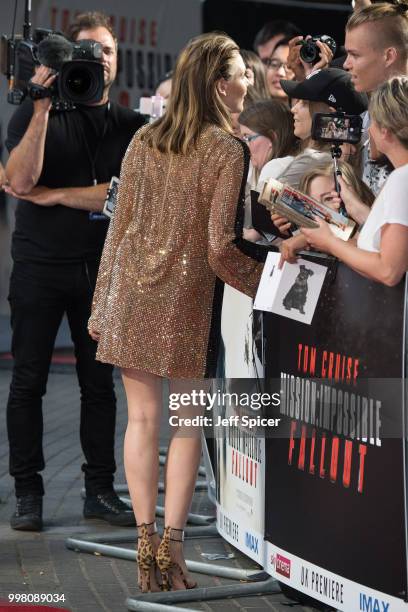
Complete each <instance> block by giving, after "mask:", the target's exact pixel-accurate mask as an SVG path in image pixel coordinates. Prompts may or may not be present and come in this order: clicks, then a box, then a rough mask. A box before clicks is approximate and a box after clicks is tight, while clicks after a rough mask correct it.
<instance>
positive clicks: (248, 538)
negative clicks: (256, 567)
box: [245, 531, 258, 554]
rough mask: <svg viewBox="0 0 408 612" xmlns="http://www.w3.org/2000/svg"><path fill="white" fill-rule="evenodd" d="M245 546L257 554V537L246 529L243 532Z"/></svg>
mask: <svg viewBox="0 0 408 612" xmlns="http://www.w3.org/2000/svg"><path fill="white" fill-rule="evenodd" d="M245 546H246V547H247V548H249V550H252V552H254V553H257V554H258V538H256V537H255V536H253V535H252V534H250V533H248V532H247V531H246V532H245Z"/></svg>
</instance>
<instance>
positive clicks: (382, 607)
mask: <svg viewBox="0 0 408 612" xmlns="http://www.w3.org/2000/svg"><path fill="white" fill-rule="evenodd" d="M389 608H390V604H389V603H386V602H385V601H382V599H375V598H374V597H369V596H368V595H364V593H360V610H362V611H363V612H388V611H389Z"/></svg>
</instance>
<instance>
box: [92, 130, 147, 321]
mask: <svg viewBox="0 0 408 612" xmlns="http://www.w3.org/2000/svg"><path fill="white" fill-rule="evenodd" d="M139 146H140V140H139V139H138V138H133V140H132V141H131V143H130V145H129V147H128V150H127V151H126V154H125V157H124V158H123V163H122V167H121V171H120V180H119V191H118V199H117V202H116V205H115V209H114V213H113V215H112V218H111V220H110V223H109V229H108V233H107V235H106V240H105V245H104V247H103V252H102V258H101V263H100V265H99V271H98V278H97V281H96V287H95V292H94V296H93V300H92V313H91V317H90V319H89V321H88V329H91V330H93V331H98V332H99V331H101V330H102V329H103V320H104V313H105V309H106V303H107V299H108V293H109V286H110V281H111V275H112V269H113V265H114V262H115V254H116V251H117V248H118V245H119V244H120V242H121V240H122V239H123V237H124V235H125V233H126V230H127V228H128V226H129V224H130V222H131V218H132V211H133V206H134V192H135V189H134V181H133V177H134V175H135V172H136V162H137V149H138V147H139Z"/></svg>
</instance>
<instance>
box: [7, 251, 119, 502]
mask: <svg viewBox="0 0 408 612" xmlns="http://www.w3.org/2000/svg"><path fill="white" fill-rule="evenodd" d="M97 271H98V263H97V262H88V263H85V262H81V263H78V264H57V265H54V264H42V263H32V262H15V264H14V267H13V271H12V275H11V279H10V293H9V301H10V307H11V326H12V330H13V335H12V353H13V357H14V368H13V376H12V381H11V385H10V395H9V399H8V404H7V428H8V436H9V444H10V474H11V476H13V477H14V479H15V488H16V495H17V496H20V495H25V494H28V493H35V494H40V495H43V494H44V488H43V481H42V477H41V475H40V474H39V472H40V471H41V470H43V469H44V465H45V464H44V455H43V447H42V436H43V415H42V398H43V396H44V394H45V392H46V386H47V379H48V372H49V367H50V362H51V357H52V352H53V348H54V343H55V338H56V335H57V332H58V328H59V326H60V324H61V320H62V317H63V315H64V313H66V314H67V318H68V322H69V326H70V330H71V337H72V341H73V343H74V347H75V356H76V360H77V365H76V370H77V375H78V381H79V386H80V391H81V416H80V439H81V445H82V450H83V452H84V455H85V460H86V462H85V463H84V464H83V465H82V470H83V471H84V473H85V487H86V490H87V493H88V494H90V495H94V494H96V493H99V492H103V491H108V490H111V489H112V486H113V474H114V472H115V469H116V466H115V458H114V436H115V419H116V399H115V393H114V387H113V380H112V369H113V368H112V366H110V365H107V364H102V363H100V362H98V361H96V360H95V352H96V342H94V341H93V340H92V339H91V337H90V336H89V334H88V331H87V322H88V318H89V316H90V312H91V304H92V295H93V291H94V288H95V282H96V276H97ZM72 410H73V411H76V410H77V406H75V405H72Z"/></svg>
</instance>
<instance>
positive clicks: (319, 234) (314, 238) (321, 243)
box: [300, 217, 338, 253]
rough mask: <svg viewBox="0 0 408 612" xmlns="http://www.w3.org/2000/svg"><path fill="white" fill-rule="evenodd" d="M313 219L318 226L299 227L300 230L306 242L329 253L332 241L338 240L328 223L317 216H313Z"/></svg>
mask: <svg viewBox="0 0 408 612" xmlns="http://www.w3.org/2000/svg"><path fill="white" fill-rule="evenodd" d="M314 220H315V221H316V223H317V224H318V225H319V227H318V228H315V229H309V228H306V227H301V228H300V231H301V233H302V235H303V236H304V237H305V238H306V240H307V242H308V244H309V245H310V246H312V247H314V248H315V249H318V250H319V251H323V252H325V253H331V246H332V244H333V241H336V240H338V239H337V238H336V237H335V235H334V234H333V233H332V232H331V230H330V227H329V224H328V223H326V221H323V219H320V218H319V217H315V218H314Z"/></svg>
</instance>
